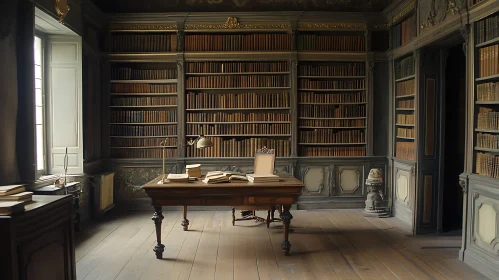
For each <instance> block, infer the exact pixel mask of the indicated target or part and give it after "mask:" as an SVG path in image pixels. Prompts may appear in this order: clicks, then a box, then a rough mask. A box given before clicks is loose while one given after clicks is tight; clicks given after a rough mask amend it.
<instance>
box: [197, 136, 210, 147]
mask: <svg viewBox="0 0 499 280" xmlns="http://www.w3.org/2000/svg"><path fill="white" fill-rule="evenodd" d="M212 146H213V142H211V140H210V139H207V138H204V137H203V136H200V137H199V140H198V142H197V143H196V148H198V149H204V148H208V147H212Z"/></svg>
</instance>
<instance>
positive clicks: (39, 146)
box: [36, 125, 45, 170]
mask: <svg viewBox="0 0 499 280" xmlns="http://www.w3.org/2000/svg"><path fill="white" fill-rule="evenodd" d="M36 168H37V170H43V169H45V160H44V157H43V125H37V126H36Z"/></svg>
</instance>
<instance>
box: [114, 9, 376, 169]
mask: <svg viewBox="0 0 499 280" xmlns="http://www.w3.org/2000/svg"><path fill="white" fill-rule="evenodd" d="M230 20H231V18H229V20H228V21H227V23H226V24H225V25H221V26H215V25H214V26H211V25H201V26H200V27H202V28H208V29H207V30H199V29H196V28H197V27H192V26H189V25H188V24H186V25H185V26H184V27H185V29H184V30H182V31H179V30H174V29H171V30H167V31H164V30H161V29H160V28H156V27H157V26H150V25H149V27H151V29H150V30H149V29H147V28H146V27H140V26H139V25H135V26H132V27H134V28H135V27H137V28H138V29H139V30H120V31H112V32H111V33H110V36H109V38H110V40H109V48H108V49H109V52H110V53H109V55H110V57H112V58H114V59H111V69H110V70H111V71H110V74H111V77H110V80H111V81H110V109H109V110H110V114H109V115H110V141H109V142H110V150H111V152H110V156H111V157H112V158H128V159H136V158H161V157H162V151H163V146H164V147H165V148H166V156H167V157H168V158H176V157H180V158H183V157H187V158H198V157H206V158H248V157H253V156H254V151H255V150H256V149H257V148H261V147H262V146H266V147H268V148H274V149H275V150H276V156H277V157H283V158H291V157H296V156H297V157H331V156H335V157H364V156H366V155H367V154H368V145H369V144H368V142H369V141H368V139H369V137H368V130H369V129H370V128H369V127H370V125H369V123H370V122H371V121H372V120H369V110H370V109H369V106H368V105H369V100H370V97H369V96H370V95H372V93H371V92H370V91H371V90H370V87H369V80H370V78H369V73H368V45H369V44H368V40H370V39H368V37H367V34H368V33H367V32H366V26H365V25H363V24H353V25H352V28H349V29H346V30H341V31H338V30H336V31H325V30H327V29H328V27H327V26H325V27H324V28H322V27H321V29H313V30H300V29H299V28H298V29H297V30H291V25H264V26H266V27H267V26H270V28H269V29H268V30H265V29H264V30H259V27H258V28H249V27H252V26H251V25H247V26H245V27H248V30H246V29H245V27H244V28H241V26H242V25H239V23H237V22H236V23H234V24H235V26H238V27H236V28H234V29H232V28H231V27H228V26H230ZM144 26H147V25H144ZM255 26H256V25H255ZM276 26H277V28H275V27H276ZM282 26H284V28H282ZM303 26H305V27H306V26H307V25H303ZM213 27H215V28H213ZM331 27H332V28H333V29H335V28H338V25H334V24H331ZM210 28H213V29H210ZM273 28H275V29H273ZM305 29H306V28H305ZM198 135H204V136H205V137H207V138H210V139H211V140H212V141H213V142H214V145H215V146H216V147H217V148H216V149H206V150H198V149H195V147H194V146H187V145H185V143H184V142H185V140H189V139H194V138H196V137H197V136H198Z"/></svg>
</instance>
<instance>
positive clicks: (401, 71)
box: [395, 55, 414, 79]
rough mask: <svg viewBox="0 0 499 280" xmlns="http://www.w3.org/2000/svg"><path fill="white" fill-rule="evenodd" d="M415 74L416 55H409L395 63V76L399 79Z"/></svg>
mask: <svg viewBox="0 0 499 280" xmlns="http://www.w3.org/2000/svg"><path fill="white" fill-rule="evenodd" d="M411 75H414V57H413V56H412V55H411V56H408V57H405V58H402V59H401V60H399V61H397V62H396V63H395V77H396V78H397V79H401V78H405V77H407V76H411Z"/></svg>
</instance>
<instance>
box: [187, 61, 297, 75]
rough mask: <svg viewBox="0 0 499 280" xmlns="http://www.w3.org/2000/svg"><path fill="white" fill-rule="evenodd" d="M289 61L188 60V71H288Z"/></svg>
mask: <svg viewBox="0 0 499 280" xmlns="http://www.w3.org/2000/svg"><path fill="white" fill-rule="evenodd" d="M288 71H289V64H288V63H287V62H188V63H186V64H185V72H186V73H188V74H189V73H203V74H205V73H228V74H230V73H251V72H288Z"/></svg>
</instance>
